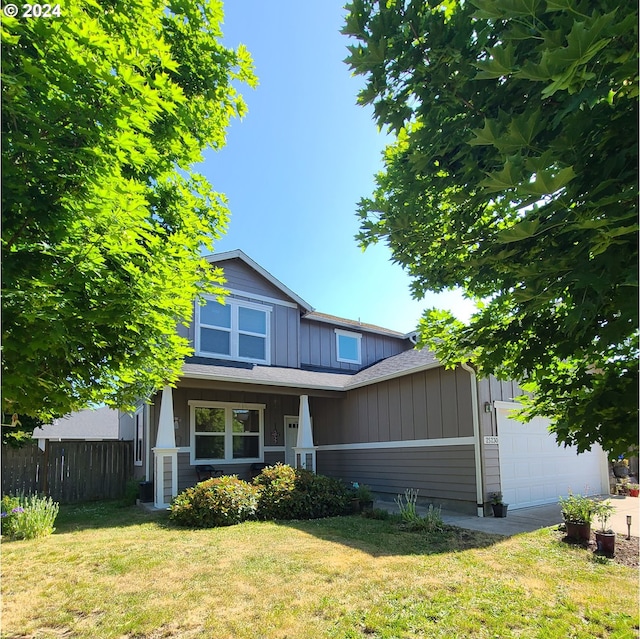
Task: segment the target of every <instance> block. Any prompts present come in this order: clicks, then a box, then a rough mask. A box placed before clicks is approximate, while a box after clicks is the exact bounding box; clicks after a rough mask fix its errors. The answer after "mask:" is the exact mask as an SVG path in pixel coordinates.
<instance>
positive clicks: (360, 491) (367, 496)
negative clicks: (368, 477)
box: [356, 484, 373, 511]
mask: <svg viewBox="0 0 640 639" xmlns="http://www.w3.org/2000/svg"><path fill="white" fill-rule="evenodd" d="M356 496H357V498H358V499H359V500H360V509H361V510H363V511H371V510H373V495H372V494H371V489H370V488H369V486H367V485H366V484H358V487H357V488H356Z"/></svg>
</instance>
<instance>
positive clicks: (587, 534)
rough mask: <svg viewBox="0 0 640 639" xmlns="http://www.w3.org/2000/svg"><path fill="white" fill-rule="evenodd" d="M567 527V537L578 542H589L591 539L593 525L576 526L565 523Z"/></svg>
mask: <svg viewBox="0 0 640 639" xmlns="http://www.w3.org/2000/svg"><path fill="white" fill-rule="evenodd" d="M565 523H566V525H567V537H571V539H575V540H577V541H589V539H591V524H574V523H571V522H568V521H567V522H565Z"/></svg>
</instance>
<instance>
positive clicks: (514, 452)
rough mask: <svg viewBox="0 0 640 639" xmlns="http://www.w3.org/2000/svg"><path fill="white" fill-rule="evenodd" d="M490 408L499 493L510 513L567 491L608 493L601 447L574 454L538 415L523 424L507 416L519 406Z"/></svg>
mask: <svg viewBox="0 0 640 639" xmlns="http://www.w3.org/2000/svg"><path fill="white" fill-rule="evenodd" d="M494 405H495V408H496V414H497V423H498V447H499V455H500V479H501V485H502V493H503V497H504V501H505V502H506V503H508V504H509V508H510V509H515V508H526V507H528V506H539V505H541V504H550V503H554V502H557V501H558V497H559V496H561V495H562V496H566V495H567V494H568V493H569V492H574V493H581V494H583V495H584V494H587V495H598V494H603V493H604V494H606V493H608V492H609V478H608V477H609V476H608V469H607V457H606V455H605V453H604V452H603V450H602V448H601V447H600V446H598V445H595V446H593V447H592V449H591V450H590V451H588V452H585V453H582V454H580V455H578V454H577V450H576V448H575V447H567V448H565V447H564V446H558V444H557V443H556V440H555V437H554V436H553V435H552V434H551V433H549V431H548V427H549V420H547V419H543V418H540V417H538V418H535V419H534V420H532V421H531V422H529V423H527V424H523V423H521V422H519V421H517V420H515V419H513V418H512V417H510V414H511V413H512V411H513V409H514V408H518V407H519V404H514V403H512V402H495V403H494Z"/></svg>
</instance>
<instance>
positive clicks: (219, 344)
mask: <svg viewBox="0 0 640 639" xmlns="http://www.w3.org/2000/svg"><path fill="white" fill-rule="evenodd" d="M230 337H231V333H227V332H226V331H216V330H214V329H212V328H201V329H200V350H201V351H204V352H205V353H218V354H219V355H231V346H230V343H231V340H230Z"/></svg>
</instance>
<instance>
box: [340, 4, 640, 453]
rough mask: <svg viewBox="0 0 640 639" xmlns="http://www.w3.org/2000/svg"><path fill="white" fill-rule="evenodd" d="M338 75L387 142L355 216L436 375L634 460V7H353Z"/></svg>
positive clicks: (568, 436)
mask: <svg viewBox="0 0 640 639" xmlns="http://www.w3.org/2000/svg"><path fill="white" fill-rule="evenodd" d="M348 10H349V14H348V16H347V19H346V23H345V26H344V29H343V33H345V34H347V35H349V36H352V37H354V38H356V39H357V40H359V43H358V44H357V45H352V46H350V47H349V50H350V53H349V56H348V58H347V60H346V62H347V63H348V64H349V65H350V66H351V68H352V69H353V71H354V72H355V73H356V74H361V75H364V76H366V86H365V87H364V88H363V89H362V91H361V92H360V94H359V98H358V99H359V102H360V103H361V104H373V106H374V113H375V119H376V120H377V122H378V124H379V126H380V127H383V126H388V127H389V129H390V131H392V132H394V133H395V141H394V142H393V143H392V144H391V145H389V146H388V148H387V149H386V151H385V153H384V170H383V171H382V172H380V173H379V174H378V175H377V177H376V188H375V191H374V193H373V195H372V196H371V197H370V198H363V199H362V200H361V201H360V203H359V207H358V215H359V216H360V220H361V227H360V233H359V235H358V240H359V242H360V243H361V244H362V246H363V247H366V246H368V245H370V244H372V243H375V242H378V241H381V240H382V241H385V242H386V243H387V244H388V245H389V247H390V249H391V251H392V256H393V260H395V261H396V262H398V263H399V264H401V265H402V266H403V267H404V268H406V269H407V271H408V272H409V273H410V275H411V276H412V279H413V283H412V287H413V289H412V290H413V294H414V295H415V296H416V297H421V296H423V294H424V292H425V291H426V290H433V291H441V290H444V289H450V288H453V287H456V286H458V287H461V288H462V289H463V291H464V292H465V295H467V296H468V297H469V298H470V299H473V300H476V301H477V302H478V307H477V312H476V313H475V314H474V315H473V316H472V318H471V320H470V321H469V322H467V323H462V322H459V321H456V320H455V319H454V318H453V317H452V316H451V315H450V314H448V313H445V312H442V311H437V310H435V309H431V310H428V311H426V312H425V314H424V316H423V319H422V320H421V323H420V331H421V338H422V340H423V342H424V343H428V344H429V345H430V346H431V347H432V348H434V349H435V350H436V352H437V354H438V355H439V357H440V358H442V359H443V361H444V362H446V363H447V364H449V365H451V364H455V363H456V362H462V361H472V362H473V363H474V364H475V365H476V366H477V368H478V370H479V371H480V373H481V374H488V373H495V374H497V375H498V376H500V377H503V378H504V377H511V378H514V379H518V380H521V381H522V382H523V384H524V388H525V389H526V390H528V391H531V392H532V396H531V397H530V398H528V399H525V407H524V409H523V411H522V416H523V418H524V419H530V418H532V417H533V416H535V415H542V416H546V417H550V418H552V419H553V420H554V425H553V427H552V428H553V430H555V433H556V437H557V439H558V441H559V442H563V443H566V444H577V446H578V449H579V450H585V449H587V448H589V447H590V446H591V444H592V443H594V442H599V443H601V444H602V445H603V447H604V448H605V450H608V451H610V452H611V453H615V454H618V453H621V452H624V451H626V450H627V449H628V447H630V446H631V447H634V448H636V449H637V408H638V370H637V356H638V342H637V329H638V288H637V287H638V278H637V275H638V272H637V269H638V262H637V214H638V182H637V179H638V175H637V171H638V148H637V138H638V135H637V123H638V100H637V98H638V74H637V71H638V67H637V35H638V34H637V25H638V6H637V3H636V2H635V1H634V2H631V1H627V2H619V1H618V0H597V1H593V0H578V1H571V2H570V1H569V0H546V1H545V0H471V1H470V2H469V1H465V2H462V1H460V2H456V1H454V0H446V1H445V2H434V1H429V2H425V1H410V0H395V1H394V0H391V1H390V2H374V1H373V0H354V1H353V2H351V4H350V5H349V6H348Z"/></svg>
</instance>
